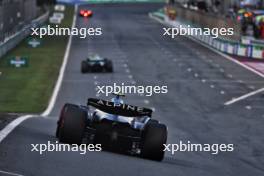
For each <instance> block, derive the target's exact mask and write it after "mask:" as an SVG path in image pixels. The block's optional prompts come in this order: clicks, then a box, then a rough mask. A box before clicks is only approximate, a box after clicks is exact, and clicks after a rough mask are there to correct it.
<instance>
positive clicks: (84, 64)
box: [81, 61, 89, 73]
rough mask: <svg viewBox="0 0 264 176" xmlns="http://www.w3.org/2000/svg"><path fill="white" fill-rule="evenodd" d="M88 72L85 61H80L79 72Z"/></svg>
mask: <svg viewBox="0 0 264 176" xmlns="http://www.w3.org/2000/svg"><path fill="white" fill-rule="evenodd" d="M88 71H89V66H88V64H87V63H86V62H85V61H82V63H81V72H82V73H87V72H88Z"/></svg>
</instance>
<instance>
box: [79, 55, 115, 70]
mask: <svg viewBox="0 0 264 176" xmlns="http://www.w3.org/2000/svg"><path fill="white" fill-rule="evenodd" d="M81 72H82V73H88V72H113V63H112V61H111V60H109V59H107V58H102V57H100V56H99V55H92V56H90V57H88V58H87V59H86V60H84V61H82V63H81Z"/></svg>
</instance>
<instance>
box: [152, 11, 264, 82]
mask: <svg viewBox="0 0 264 176" xmlns="http://www.w3.org/2000/svg"><path fill="white" fill-rule="evenodd" d="M149 17H150V18H152V19H154V20H156V21H158V22H160V23H162V24H164V25H166V26H173V25H171V24H168V23H166V22H165V21H162V20H160V19H158V18H156V17H154V16H153V15H152V14H149ZM185 37H188V38H190V39H191V40H193V41H195V42H197V43H199V44H201V45H203V46H204V47H206V48H208V49H210V50H212V51H213V52H215V53H217V54H219V55H221V56H223V57H224V58H226V59H228V60H230V61H232V62H234V63H236V64H238V65H240V66H242V67H244V68H245V69H247V70H249V71H251V72H253V73H255V74H257V75H259V76H260V77H262V78H264V74H263V73H261V72H259V71H257V70H254V69H253V68H251V67H249V66H247V65H245V64H243V63H241V62H239V61H238V60H236V59H234V58H232V57H231V56H228V55H226V54H224V53H222V52H220V51H218V50H216V49H215V48H213V47H211V46H209V45H207V44H204V43H203V42H201V41H199V40H197V39H195V38H193V37H191V36H185Z"/></svg>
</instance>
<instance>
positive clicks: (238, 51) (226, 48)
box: [149, 11, 264, 60]
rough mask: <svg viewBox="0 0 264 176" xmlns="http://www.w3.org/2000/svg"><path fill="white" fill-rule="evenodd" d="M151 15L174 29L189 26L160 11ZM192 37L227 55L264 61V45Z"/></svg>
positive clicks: (207, 37)
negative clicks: (171, 18)
mask: <svg viewBox="0 0 264 176" xmlns="http://www.w3.org/2000/svg"><path fill="white" fill-rule="evenodd" d="M149 15H150V16H151V17H154V18H158V19H159V20H162V21H163V22H165V23H167V24H169V25H171V26H174V27H179V26H180V25H182V26H186V27H187V25H189V24H186V23H183V22H180V21H177V20H170V19H169V18H168V16H167V15H165V14H164V13H162V12H160V11H158V12H154V13H150V14H149ZM190 37H192V38H194V39H196V40H199V41H201V42H203V43H204V44H206V45H208V46H210V47H212V48H214V49H216V50H218V51H221V52H223V53H226V54H231V55H234V56H242V57H246V58H249V59H259V60H264V45H255V44H242V43H240V42H234V41H228V40H225V39H221V38H213V37H212V36H208V35H192V36H190Z"/></svg>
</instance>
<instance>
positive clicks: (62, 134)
mask: <svg viewBox="0 0 264 176" xmlns="http://www.w3.org/2000/svg"><path fill="white" fill-rule="evenodd" d="M86 116H87V114H86V112H85V111H83V110H82V109H80V108H79V107H78V106H77V105H73V104H65V105H64V107H63V109H62V112H61V117H60V120H59V122H58V130H57V133H58V134H57V135H58V138H59V141H60V142H63V143H69V144H78V145H80V144H81V143H82V139H83V136H84V132H85V128H86Z"/></svg>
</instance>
